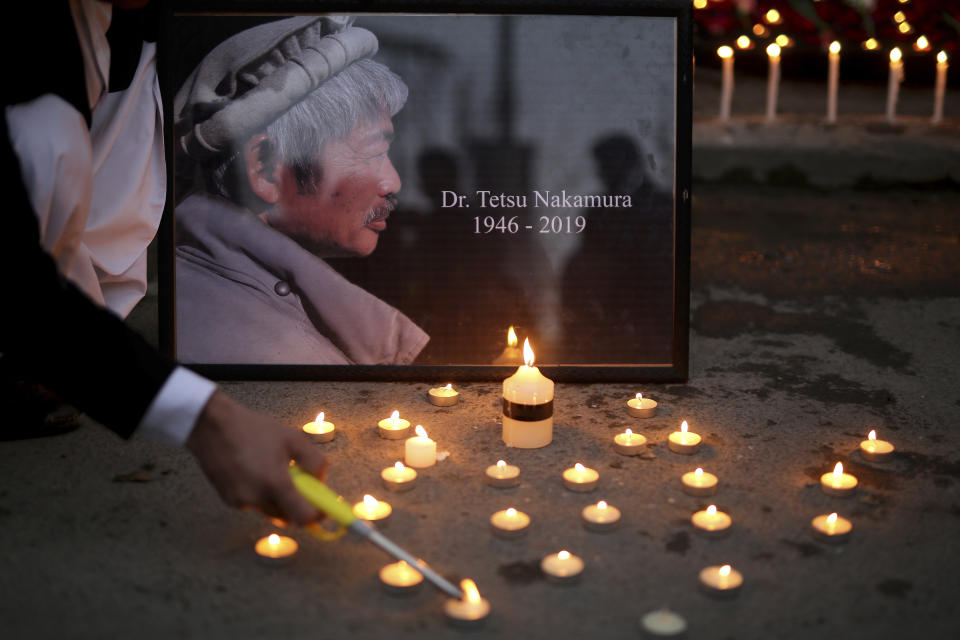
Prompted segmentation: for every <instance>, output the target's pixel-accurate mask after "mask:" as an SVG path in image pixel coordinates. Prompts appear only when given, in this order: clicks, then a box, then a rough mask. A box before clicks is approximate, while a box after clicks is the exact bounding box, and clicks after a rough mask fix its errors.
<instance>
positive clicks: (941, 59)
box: [937, 51, 947, 64]
mask: <svg viewBox="0 0 960 640" xmlns="http://www.w3.org/2000/svg"><path fill="white" fill-rule="evenodd" d="M946 61H947V52H946V51H941V52H940V53H938V54H937V62H939V63H940V64H943V63H945V62H946Z"/></svg>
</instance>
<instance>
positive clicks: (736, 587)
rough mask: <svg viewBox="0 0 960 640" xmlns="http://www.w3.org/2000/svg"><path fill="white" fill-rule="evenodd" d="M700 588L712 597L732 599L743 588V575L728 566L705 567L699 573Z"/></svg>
mask: <svg viewBox="0 0 960 640" xmlns="http://www.w3.org/2000/svg"><path fill="white" fill-rule="evenodd" d="M700 586H701V587H702V588H703V590H704V591H705V592H706V593H708V594H709V595H712V596H714V597H718V598H732V597H733V596H735V595H737V593H738V592H739V591H740V587H742V586H743V574H742V573H740V572H739V571H737V570H736V569H734V568H733V567H731V566H730V565H728V564H725V565H723V566H720V567H716V566H714V567H706V568H705V569H703V570H702V571H701V572H700Z"/></svg>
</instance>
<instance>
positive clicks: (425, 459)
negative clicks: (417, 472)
mask: <svg viewBox="0 0 960 640" xmlns="http://www.w3.org/2000/svg"><path fill="white" fill-rule="evenodd" d="M415 431H416V433H417V435H415V436H413V437H412V438H407V442H406V444H405V445H404V455H403V458H404V460H405V461H406V463H407V466H410V467H416V468H418V469H424V468H426V467H432V466H433V465H435V464H436V463H437V443H436V442H434V441H433V440H431V439H430V438H429V437H428V436H427V431H426V429H424V428H423V426H422V425H419V424H418V425H417V428H416V429H415Z"/></svg>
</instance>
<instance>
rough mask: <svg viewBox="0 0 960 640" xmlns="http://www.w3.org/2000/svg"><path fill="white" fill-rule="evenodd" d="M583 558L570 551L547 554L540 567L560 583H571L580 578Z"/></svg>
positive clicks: (549, 577) (550, 578)
mask: <svg viewBox="0 0 960 640" xmlns="http://www.w3.org/2000/svg"><path fill="white" fill-rule="evenodd" d="M583 566H584V565H583V560H582V559H581V558H579V557H577V556H575V555H573V554H572V553H570V552H569V551H561V552H559V553H555V554H552V555H549V556H546V557H545V558H543V559H542V560H541V561H540V569H541V570H542V571H543V573H544V575H546V576H547V579H549V580H552V581H553V582H557V583H560V584H570V583H573V582H576V581H577V580H579V579H580V574H581V573H583Z"/></svg>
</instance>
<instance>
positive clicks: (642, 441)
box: [613, 429, 647, 456]
mask: <svg viewBox="0 0 960 640" xmlns="http://www.w3.org/2000/svg"><path fill="white" fill-rule="evenodd" d="M646 444H647V439H646V437H644V436H642V435H640V434H639V433H634V432H633V431H632V430H631V429H626V430H625V431H624V432H623V433H618V434H617V435H615V436H613V447H614V449H616V450H617V453H620V454H623V455H625V456H638V455H640V454H641V453H643V452H644V451H645V450H646V446H645V445H646Z"/></svg>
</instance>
